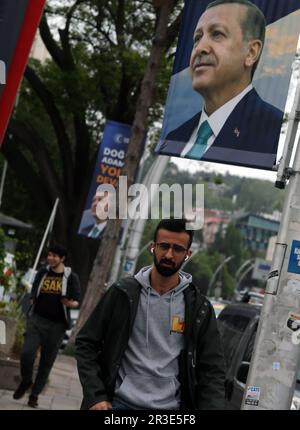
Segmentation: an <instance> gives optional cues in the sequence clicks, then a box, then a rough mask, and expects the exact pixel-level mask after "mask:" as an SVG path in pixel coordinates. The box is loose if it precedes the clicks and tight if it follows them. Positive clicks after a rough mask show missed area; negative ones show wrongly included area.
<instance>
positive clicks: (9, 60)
mask: <svg viewBox="0 0 300 430" xmlns="http://www.w3.org/2000/svg"><path fill="white" fill-rule="evenodd" d="M44 5H45V0H18V1H16V0H0V145H1V144H2V141H3V137H4V134H5V131H6V128H7V124H8V121H9V118H10V115H11V113H12V110H13V106H14V101H15V97H16V94H17V91H18V88H19V85H20V81H21V79H22V76H23V73H24V69H25V66H26V63H27V59H28V56H29V53H30V49H31V46H32V43H33V40H34V36H35V33H36V30H37V28H38V25H39V22H40V19H41V16H42V12H43V8H44Z"/></svg>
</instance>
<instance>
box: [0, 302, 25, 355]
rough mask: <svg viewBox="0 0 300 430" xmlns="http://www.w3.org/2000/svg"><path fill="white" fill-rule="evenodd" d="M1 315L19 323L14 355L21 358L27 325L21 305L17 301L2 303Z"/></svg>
mask: <svg viewBox="0 0 300 430" xmlns="http://www.w3.org/2000/svg"><path fill="white" fill-rule="evenodd" d="M0 315H3V316H7V317H10V318H13V319H14V320H15V321H16V322H17V329H16V336H15V342H14V345H13V349H12V353H13V354H15V355H16V356H17V357H19V356H20V354H21V352H22V348H23V344H24V334H25V325H26V323H25V319H24V316H23V314H22V312H21V309H20V307H19V304H18V303H17V302H16V301H10V302H8V303H3V302H0Z"/></svg>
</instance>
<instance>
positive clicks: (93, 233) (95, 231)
mask: <svg viewBox="0 0 300 430" xmlns="http://www.w3.org/2000/svg"><path fill="white" fill-rule="evenodd" d="M98 234H99V230H98V227H97V226H96V225H94V227H93V228H92V230H91V231H90V232H89V235H88V237H91V238H92V239H96V238H97V237H98Z"/></svg>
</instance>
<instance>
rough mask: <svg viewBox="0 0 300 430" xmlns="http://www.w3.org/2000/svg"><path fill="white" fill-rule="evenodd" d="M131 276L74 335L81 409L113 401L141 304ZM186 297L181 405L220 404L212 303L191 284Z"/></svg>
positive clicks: (220, 356)
mask: <svg viewBox="0 0 300 430" xmlns="http://www.w3.org/2000/svg"><path fill="white" fill-rule="evenodd" d="M140 290H141V286H140V284H139V283H138V282H137V281H136V279H134V278H125V279H122V280H121V281H119V282H117V283H116V284H114V285H112V286H111V287H110V288H109V290H108V291H107V292H106V293H105V294H104V296H103V298H102V300H101V301H100V302H99V303H98V305H97V306H96V308H95V309H94V311H93V312H92V314H91V316H90V318H89V319H88V321H87V322H86V324H85V325H84V326H83V328H82V329H81V331H80V332H79V334H78V336H77V338H76V358H77V364H78V372H79V377H80V381H81V384H82V387H83V396H84V398H83V402H82V409H89V408H90V407H92V406H93V405H94V404H95V403H98V402H101V401H112V399H113V396H114V389H115V383H116V378H117V374H118V370H119V367H120V364H121V360H122V356H123V354H124V352H125V350H126V347H127V344H128V341H129V337H130V334H131V331H132V327H133V324H134V320H135V316H136V312H137V307H138V303H139V297H140ZM184 296H185V303H186V305H185V334H184V336H185V348H184V350H183V351H182V353H181V355H180V357H179V368H180V375H179V380H180V382H181V393H182V409H223V407H224V398H225V393H224V381H225V373H224V358H223V351H222V347H221V342H220V335H219V331H218V329H217V322H216V317H215V314H214V311H213V308H212V305H211V304H210V302H209V301H208V300H207V299H206V298H205V297H204V296H203V295H202V294H201V293H200V292H199V289H198V288H197V287H195V286H194V285H193V284H190V285H189V286H188V288H187V289H186V290H185V291H184Z"/></svg>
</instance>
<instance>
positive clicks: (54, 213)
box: [29, 199, 59, 284]
mask: <svg viewBox="0 0 300 430" xmlns="http://www.w3.org/2000/svg"><path fill="white" fill-rule="evenodd" d="M58 203H59V199H56V200H55V203H54V206H53V209H52V212H51V215H50V218H49V221H48V225H47V227H46V230H45V233H44V236H43V239H42V242H41V244H40V248H39V250H38V253H37V256H36V258H35V262H34V265H33V267H32V271H31V274H30V279H29V283H30V284H32V282H33V278H34V275H35V271H36V268H37V265H38V262H39V260H40V257H41V253H42V251H43V248H44V245H45V242H46V240H47V236H48V234H49V232H50V231H51V230H52V227H53V223H54V219H55V215H56V211H57V206H58Z"/></svg>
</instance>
